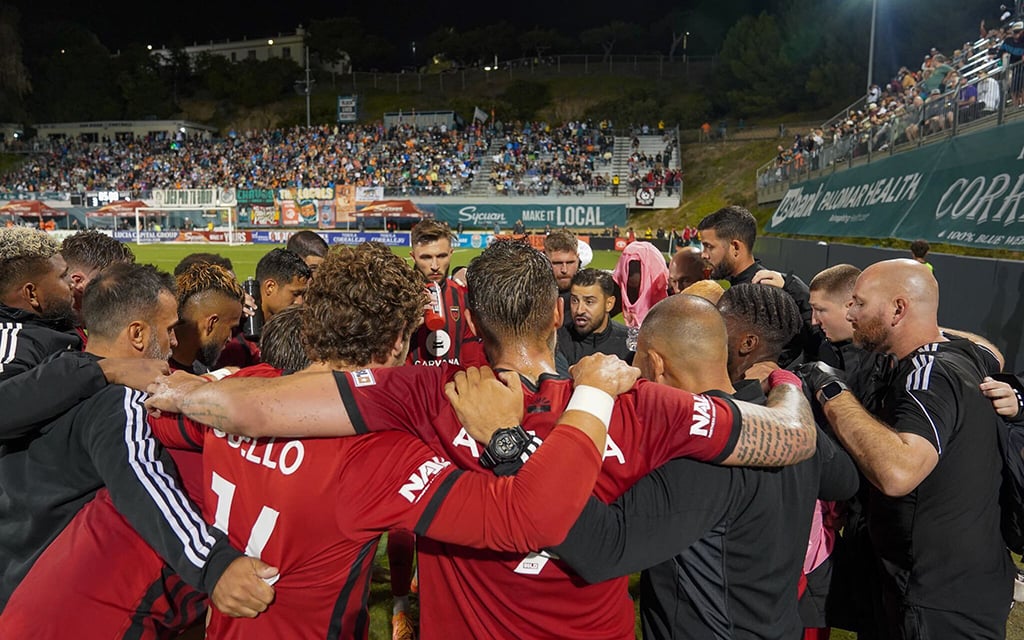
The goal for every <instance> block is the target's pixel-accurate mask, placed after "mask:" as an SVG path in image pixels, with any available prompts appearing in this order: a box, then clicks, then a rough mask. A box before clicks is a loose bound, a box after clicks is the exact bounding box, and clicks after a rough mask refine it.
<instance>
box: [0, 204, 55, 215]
mask: <svg viewBox="0 0 1024 640" xmlns="http://www.w3.org/2000/svg"><path fill="white" fill-rule="evenodd" d="M0 215H7V216H21V217H22V218H63V217H64V216H66V215H67V212H65V211H61V210H60V209H54V208H53V207H51V206H50V205H48V204H46V203H45V202H43V201H42V200H11V201H10V202H7V203H5V204H3V205H0Z"/></svg>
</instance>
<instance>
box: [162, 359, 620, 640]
mask: <svg viewBox="0 0 1024 640" xmlns="http://www.w3.org/2000/svg"><path fill="white" fill-rule="evenodd" d="M375 372H376V370H375V371H374V372H372V373H371V372H370V371H364V372H360V374H357V375H365V376H370V377H371V378H372V377H373V376H374V375H375ZM236 375H243V376H244V375H249V376H253V375H260V376H264V377H271V376H275V375H279V372H278V371H277V370H276V369H272V368H270V367H267V366H262V367H252V368H249V369H246V370H243V371H241V372H239V373H238V374H236ZM299 375H302V374H299ZM153 429H154V432H155V433H158V434H159V435H160V437H161V439H162V440H165V441H169V444H170V446H175V445H177V446H189V444H190V443H191V444H196V443H202V448H203V476H204V482H205V483H206V486H205V487H204V491H205V502H204V509H203V514H204V517H206V518H207V520H208V521H210V522H213V523H214V526H216V527H217V528H219V529H221V530H223V531H225V532H226V533H227V534H228V536H229V538H230V539H231V542H232V544H234V545H236V546H237V547H238V548H244V549H245V552H246V554H247V555H250V556H256V557H260V558H262V559H263V560H264V561H266V562H268V563H270V564H272V565H274V566H276V567H278V568H279V569H280V577H279V579H278V580H277V581H276V582H275V583H274V588H275V590H276V594H275V599H274V604H273V605H272V606H271V607H270V608H269V609H268V610H267V611H266V612H265V613H263V614H260V616H259V617H257V618H255V619H240V618H229V617H226V616H223V615H221V614H220V613H219V612H216V611H214V613H213V616H212V617H211V620H210V624H209V626H208V628H207V633H208V637H210V638H246V639H249V638H307V637H308V638H323V637H327V638H360V639H361V638H366V636H367V624H368V618H367V613H366V601H367V597H368V593H369V584H370V583H369V575H370V569H371V566H372V562H373V557H374V554H375V552H376V549H377V543H378V540H379V537H380V534H381V533H382V532H384V531H387V530H389V529H394V528H401V529H409V530H412V531H415V532H416V533H417V534H419V535H421V536H422V535H425V536H435V537H438V538H441V539H444V540H449V541H453V542H456V543H458V544H462V545H472V546H476V547H483V546H487V547H493V548H499V549H510V550H511V549H518V550H520V551H521V552H526V551H528V550H529V549H531V548H534V547H535V546H538V541H537V538H538V537H548V538H552V537H557V538H558V540H556V542H557V541H560V539H561V538H564V536H565V533H566V532H567V531H568V529H569V527H570V526H571V525H572V523H573V522H574V521H575V519H576V517H577V516H578V514H579V511H580V510H581V509H582V506H583V503H584V502H585V501H586V499H587V497H588V496H589V495H590V492H591V490H592V487H593V482H594V480H595V479H596V478H597V475H598V471H599V468H600V464H601V461H600V456H599V455H598V452H597V451H596V450H594V446H593V444H592V443H591V441H590V439H589V438H588V437H587V436H586V435H585V434H583V433H582V432H581V431H578V430H576V429H569V428H563V429H559V430H558V431H556V433H555V434H553V435H552V436H551V438H550V439H549V445H551V442H550V440H551V439H556V440H558V442H559V443H558V444H557V445H551V446H549V447H545V448H546V449H549V450H550V451H549V452H544V451H537V452H536V453H535V454H534V456H533V457H532V458H531V460H530V463H533V462H535V461H536V460H537V458H538V457H539V456H542V455H543V454H547V457H546V458H544V459H543V460H541V462H540V463H539V464H536V465H533V466H532V467H531V468H530V469H529V471H528V470H527V467H529V466H530V463H528V465H527V467H524V468H523V470H522V471H520V473H519V475H518V476H516V477H515V478H514V479H513V478H497V477H494V476H491V475H489V474H488V475H486V476H484V475H478V474H464V473H463V472H462V471H461V470H459V469H458V468H456V467H455V466H454V465H452V464H451V462H450V461H448V460H447V459H445V458H444V457H442V456H440V455H438V454H437V453H436V452H434V451H432V450H431V449H430V448H429V447H427V446H426V445H424V444H423V443H422V442H421V441H420V440H418V439H416V438H414V437H412V436H410V435H409V434H407V433H401V432H394V431H392V432H388V433H378V434H372V435H367V436H357V437H350V438H333V439H332V438H320V439H308V440H303V439H275V438H260V439H252V438H248V437H244V436H234V435H226V434H224V433H223V432H220V431H217V430H214V429H209V428H206V427H204V426H202V425H199V424H196V423H194V422H192V421H189V420H184V419H178V417H176V416H165V417H162V418H160V419H158V420H155V421H153ZM566 456H568V457H571V458H572V459H574V460H577V465H575V466H572V467H570V466H567V465H564V464H558V463H557V462H558V460H559V459H560V458H561V457H566ZM545 460H546V461H545ZM524 472H526V476H525V477H524ZM556 486H557V487H559V488H560V489H561V491H560V492H559V493H560V495H559V499H558V500H550V499H548V500H545V498H544V496H545V495H546V494H548V493H550V490H551V487H556ZM542 502H543V504H541V505H540V506H539V507H537V508H528V507H530V506H532V505H535V504H538V503H542ZM525 514H528V515H529V518H526V517H524V515H525ZM537 522H544V523H549V524H550V527H549V526H540V527H538V528H540V529H543V530H544V531H547V533H536V530H535V529H534V525H536V523H537ZM550 531H558V534H557V536H556V535H555V534H554V533H550Z"/></svg>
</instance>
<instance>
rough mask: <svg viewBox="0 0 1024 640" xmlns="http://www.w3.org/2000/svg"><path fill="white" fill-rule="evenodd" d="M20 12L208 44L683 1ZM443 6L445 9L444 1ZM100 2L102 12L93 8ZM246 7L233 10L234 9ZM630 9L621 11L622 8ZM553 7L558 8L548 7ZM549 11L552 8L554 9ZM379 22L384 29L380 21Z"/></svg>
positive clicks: (67, 2) (565, 18)
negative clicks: (327, 27)
mask: <svg viewBox="0 0 1024 640" xmlns="http://www.w3.org/2000/svg"><path fill="white" fill-rule="evenodd" d="M13 4H14V5H15V6H16V7H17V8H18V9H19V11H20V12H21V14H22V21H21V24H22V27H23V28H31V27H32V25H33V24H37V23H38V22H39V21H41V20H52V19H55V17H56V16H63V17H64V18H65V19H66V20H67V21H69V22H73V23H77V24H79V25H82V26H84V27H86V28H88V29H89V30H91V31H93V32H94V33H96V34H97V35H98V36H99V37H100V40H101V41H102V42H103V43H104V44H105V45H106V46H107V47H108V48H110V49H116V48H117V47H118V45H119V44H121V45H124V44H127V43H129V42H134V43H139V44H153V45H154V46H161V45H165V44H170V42H171V41H173V39H174V38H179V39H180V41H181V43H182V44H185V45H190V44H193V43H194V42H208V41H209V40H211V39H214V40H225V39H240V38H242V37H243V36H244V37H249V38H262V37H270V36H275V35H278V34H279V33H291V32H294V31H295V28H296V27H297V26H298V25H299V24H302V25H304V26H308V25H309V23H310V21H311V20H316V19H324V18H330V17H339V16H342V15H352V16H355V17H358V18H360V19H361V20H363V22H364V23H365V24H368V25H375V26H374V27H373V28H372V30H373V31H375V32H377V33H380V34H382V35H385V34H394V36H395V37H396V39H400V40H404V39H409V38H412V39H415V38H423V37H426V35H428V34H429V33H430V32H431V31H433V30H434V29H436V28H437V27H438V26H441V25H442V24H444V25H451V26H454V27H456V28H461V29H465V28H469V27H472V26H478V25H485V24H493V23H495V22H499V21H501V20H505V21H507V22H510V23H512V24H513V25H515V26H518V27H521V28H524V29H530V28H532V27H534V26H542V27H552V28H556V29H559V30H561V31H563V32H578V31H580V30H582V29H586V28H590V27H594V26H599V25H602V24H607V23H608V22H610V21H612V20H623V21H626V22H637V23H641V24H650V23H651V22H654V21H655V20H656V19H657V16H659V15H663V14H664V13H665V12H667V11H670V10H671V9H672V8H674V7H680V8H685V7H686V5H687V4H689V3H688V2H686V1H685V0H684V1H682V2H680V1H676V2H672V1H671V0H634V1H632V2H628V3H623V2H622V1H621V0H589V1H587V2H583V1H581V0H563V2H560V3H556V4H552V3H551V2H550V0H516V1H515V2H511V3H509V2H495V1H493V0H491V1H490V2H472V1H470V2H465V1H463V2H458V3H444V2H433V3H432V2H424V0H415V1H413V0H388V1H387V2H384V3H379V2H344V1H343V2H337V1H335V2H327V1H325V0H306V1H303V2H294V1H290V0H278V1H277V2H274V3H265V2H263V3H260V2H250V3H234V2H232V3H226V2H209V1H207V2H201V1H199V0H176V1H175V2H173V3H164V4H157V3H138V2H127V1H125V0H113V1H110V2H102V3H97V4H92V3H88V2H82V1H81V0H76V1H71V0H42V1H35V2H29V1H27V0H16V1H15V2H14V3H13ZM446 5H450V8H448V7H446ZM98 6H102V10H101V11H97V7H98ZM240 6H244V7H245V10H244V11H240V10H239V7H240ZM627 6H628V7H629V8H630V10H631V13H630V14H624V13H623V9H624V7H627ZM555 7H557V9H554V8H555ZM553 9H554V10H553ZM381 23H386V24H387V26H386V27H381V26H380V24H381Z"/></svg>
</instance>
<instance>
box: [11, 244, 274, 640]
mask: <svg viewBox="0 0 1024 640" xmlns="http://www.w3.org/2000/svg"><path fill="white" fill-rule="evenodd" d="M173 291H174V283H173V280H172V279H171V278H170V276H168V275H167V274H164V273H161V272H159V271H157V270H156V269H155V268H153V267H152V266H140V265H124V264H122V265H114V266H112V267H109V268H107V269H105V270H104V271H103V272H101V273H100V274H99V276H97V277H96V278H95V279H94V280H93V282H91V283H90V285H89V287H88V288H87V289H86V291H85V295H84V296H83V299H82V310H83V314H84V317H85V318H86V320H87V321H88V322H89V327H90V340H89V346H88V351H87V354H88V355H89V356H90V357H91V358H94V359H100V358H107V357H112V358H136V359H139V358H150V359H163V360H166V359H167V358H168V357H169V356H170V350H171V348H172V347H173V346H174V343H175V340H174V326H175V325H176V324H177V322H178V313H177V304H176V303H175V299H174V293H173ZM72 356H73V354H68V355H65V356H63V357H72ZM144 398H145V396H144V394H142V393H140V392H138V391H133V390H131V389H128V388H126V387H122V386H120V385H108V386H106V387H104V388H103V389H102V390H100V391H99V392H97V393H96V394H94V395H93V396H91V397H90V398H88V399H86V400H84V401H82V402H80V403H78V404H77V405H75V406H74V407H72V408H71V409H69V410H68V411H66V412H64V413H62V414H61V415H60V416H58V417H56V418H54V419H53V420H52V421H51V422H50V423H49V424H47V425H46V426H45V427H43V428H42V429H41V430H39V431H38V432H34V433H31V434H29V435H26V436H24V437H21V438H16V439H9V440H5V441H4V445H3V447H2V448H0V486H2V487H3V488H4V500H2V501H0V576H2V578H0V609H4V608H5V607H7V605H8V601H9V600H10V599H11V598H12V594H16V593H17V588H18V586H19V584H20V583H21V582H22V580H23V579H25V578H26V576H32V579H33V580H36V579H37V577H38V575H39V573H45V574H48V575H53V576H54V579H55V580H59V576H60V575H61V574H60V567H61V566H64V565H65V563H66V562H67V558H75V559H76V561H77V562H79V563H81V562H84V560H82V558H81V557H80V556H79V554H76V553H75V544H76V540H67V539H63V538H62V545H63V547H62V548H63V549H64V550H65V553H62V554H51V555H47V554H46V553H45V552H46V551H47V549H48V547H49V546H50V544H51V543H52V542H54V541H55V540H56V539H58V537H59V536H60V534H61V533H62V531H63V530H64V528H65V527H67V526H68V525H69V523H71V522H72V520H73V519H74V518H75V516H76V514H78V513H79V512H80V510H81V509H82V508H83V507H85V506H86V505H87V503H90V501H92V500H93V498H94V497H96V496H97V494H98V493H102V494H106V492H109V496H108V500H110V501H112V503H113V505H114V506H116V508H117V510H118V511H120V513H121V514H122V515H123V516H124V518H125V519H126V520H127V521H128V523H130V524H131V528H133V529H134V530H135V531H137V532H138V534H139V535H141V536H142V538H143V539H145V541H146V542H147V543H148V544H149V545H151V546H152V547H153V549H154V550H156V551H157V553H159V554H160V556H161V557H162V558H164V560H166V561H167V563H168V564H169V565H170V566H171V567H172V568H173V570H174V572H175V573H176V574H177V575H178V576H180V578H181V580H183V581H184V582H185V583H186V584H188V585H190V586H192V587H194V588H196V589H198V590H200V591H203V592H205V593H212V595H213V599H214V602H215V603H218V606H227V607H228V609H229V610H232V611H234V612H235V613H236V614H239V613H242V614H248V615H255V614H256V613H257V612H259V611H262V610H263V609H265V608H266V605H267V604H268V603H269V602H270V600H271V599H272V597H273V593H272V590H271V589H270V587H269V586H268V585H266V584H264V583H263V582H262V581H261V580H260V579H259V576H257V574H256V572H255V569H256V567H257V566H258V565H257V564H255V561H251V559H248V558H243V557H242V556H241V554H240V553H239V552H238V551H236V550H234V549H233V548H231V547H230V545H229V544H228V542H227V538H226V537H225V536H224V535H223V534H221V533H220V532H218V531H216V530H215V529H213V528H212V527H208V526H207V525H206V524H205V523H204V522H203V521H202V518H201V517H200V515H199V513H198V512H197V511H196V509H195V507H194V506H193V505H192V503H191V502H190V501H189V500H188V498H186V497H185V495H183V494H182V492H181V490H180V489H179V484H178V480H177V474H176V473H175V469H174V465H173V464H171V461H170V458H169V457H168V456H167V453H166V452H165V451H164V450H163V449H162V448H161V447H160V446H159V444H158V443H156V441H154V440H153V438H152V435H151V433H150V431H149V427H148V426H147V424H146V413H145V410H144V408H143V406H142V402H143V400H144ZM103 489H105V490H106V491H101V490H103ZM112 515H116V514H112ZM105 522H106V523H108V524H109V523H110V522H111V521H110V520H106V521H105ZM119 522H121V521H120V520H115V521H114V526H116V525H117V523H119ZM44 557H45V559H41V558H44ZM37 560H39V561H40V564H39V566H38V567H37V566H36V563H37ZM104 566H105V565H104V563H103V559H102V558H96V559H94V560H93V566H92V570H91V571H90V574H91V575H92V576H93V578H94V579H95V580H94V584H91V585H84V586H83V585H80V586H83V588H87V590H88V592H89V593H91V594H93V597H94V598H97V599H100V600H107V599H110V598H114V599H116V598H117V597H118V596H124V595H125V589H126V585H128V584H130V583H132V582H133V580H134V579H135V577H134V576H126V575H110V574H109V573H108V572H107V571H104ZM79 568H80V566H79ZM37 569H38V572H39V573H37V571H36V570H37ZM274 573H276V572H273V571H270V572H268V573H265V574H264V577H272V576H273V575H274ZM222 576H223V577H227V578H228V580H227V581H225V582H224V584H221V582H220V580H221V579H222ZM239 579H240V580H241V584H242V586H241V592H240V593H241V594H242V599H241V600H235V598H236V596H238V595H239V592H235V591H233V588H234V586H235V585H233V584H232V582H233V581H235V580H239ZM218 589H219V591H218ZM150 597H151V594H150V593H149V592H148V591H147V589H145V588H141V590H139V591H133V592H131V594H130V597H128V598H126V599H127V601H128V602H130V603H133V604H134V605H136V606H143V605H145V604H147V603H149V600H150ZM225 598H227V600H225ZM52 602H53V601H52V600H51V604H52ZM60 602H61V605H62V606H68V602H66V601H64V600H60ZM234 604H239V608H237V609H236V608H234V606H233V605H234ZM229 605H231V606H229ZM12 609H14V610H15V611H18V610H20V607H18V606H16V605H12ZM65 613H66V615H68V616H71V617H74V616H75V613H76V612H75V611H74V610H73V609H67V610H65ZM54 621H59V622H61V624H60V625H57V626H59V627H60V628H61V629H62V631H63V632H66V631H67V629H68V625H69V624H71V623H70V620H68V619H62V616H61V615H60V614H55V615H54V616H53V618H52V619H50V620H49V621H48V623H49V622H54ZM129 621H130V616H127V617H126V618H125V620H124V622H125V623H126V624H127V622H129ZM7 622H8V621H7V620H6V619H5V620H4V624H5V625H6V624H7ZM94 622H95V621H93V620H90V623H94ZM39 624H40V621H38V620H37V621H36V622H35V624H34V626H32V627H31V629H32V631H31V633H33V634H35V631H34V629H35V626H38V625H39ZM55 624H56V623H55ZM26 632H27V631H26ZM91 633H92V630H82V635H83V636H86V635H90V634H91ZM3 635H4V636H5V637H8V636H10V637H24V636H25V633H23V632H17V633H15V632H11V629H10V628H6V630H5V631H4V633H3ZM106 637H111V636H109V635H108V636H106Z"/></svg>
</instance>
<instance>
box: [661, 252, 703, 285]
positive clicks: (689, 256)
mask: <svg viewBox="0 0 1024 640" xmlns="http://www.w3.org/2000/svg"><path fill="white" fill-rule="evenodd" d="M704 267H705V265H704V259H703V258H701V257H700V249H698V248H697V247H683V248H682V249H680V250H679V251H676V253H675V254H674V255H673V256H672V259H671V260H670V261H669V263H668V282H669V285H670V286H671V287H672V293H673V294H676V293H682V291H683V289H685V288H687V287H689V286H690V285H692V284H694V283H695V282H699V281H701V280H703V279H704Z"/></svg>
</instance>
